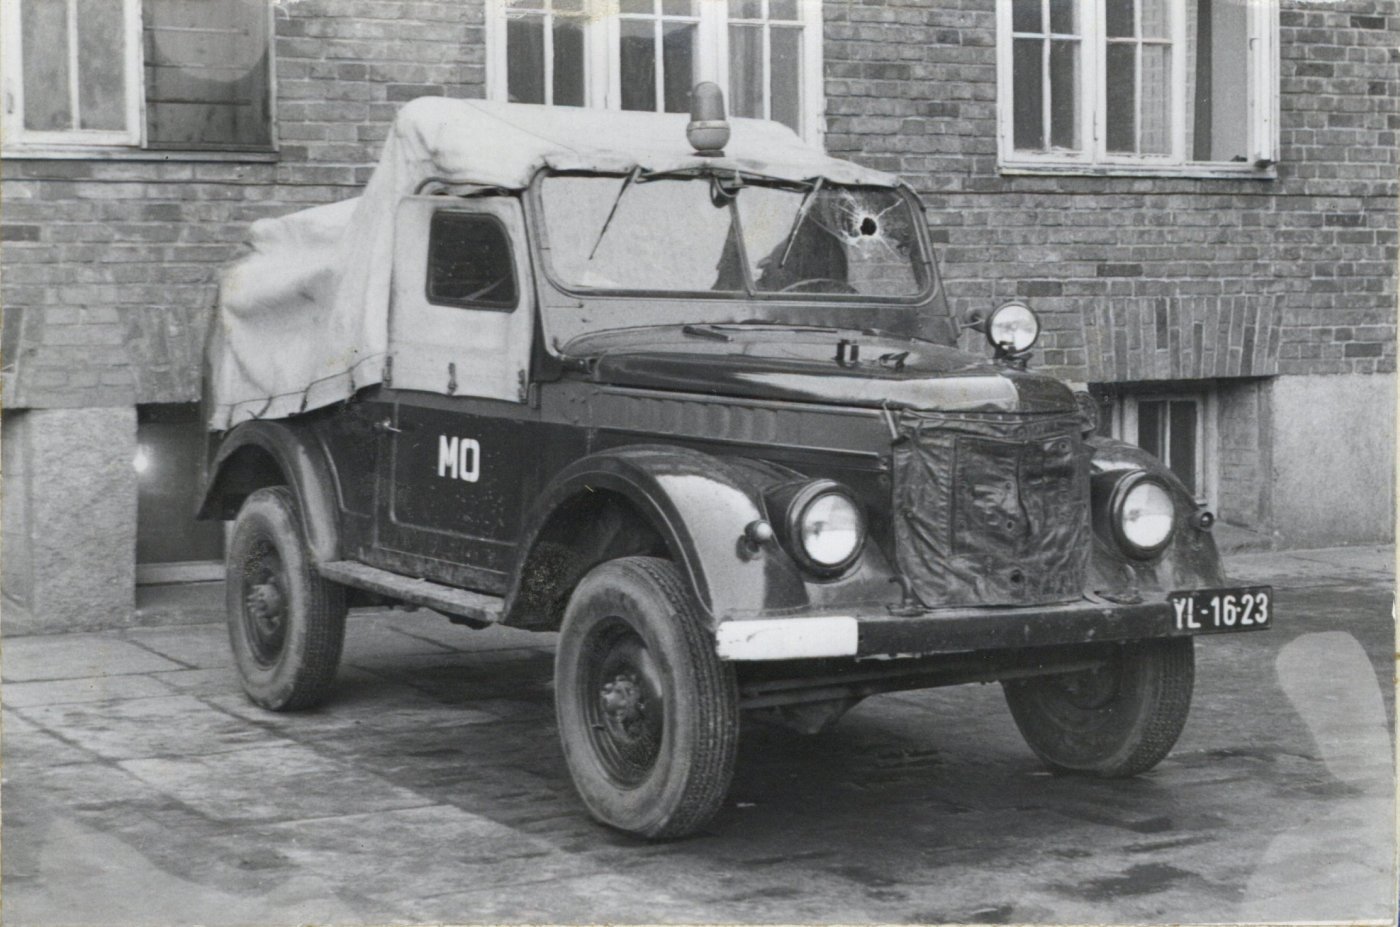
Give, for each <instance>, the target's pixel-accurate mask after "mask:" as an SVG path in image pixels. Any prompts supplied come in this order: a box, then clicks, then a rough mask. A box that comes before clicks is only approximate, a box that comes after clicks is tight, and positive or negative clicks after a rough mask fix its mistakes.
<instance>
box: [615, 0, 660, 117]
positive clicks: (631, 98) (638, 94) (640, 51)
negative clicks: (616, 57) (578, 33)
mask: <svg viewBox="0 0 1400 927" xmlns="http://www.w3.org/2000/svg"><path fill="white" fill-rule="evenodd" d="M621 25H622V39H621V49H620V52H621V54H620V57H621V62H622V108H623V109H640V110H647V111H650V112H655V111H656V37H655V32H654V29H655V25H654V24H653V22H652V21H651V20H637V19H624V20H623V21H622V24H621Z"/></svg>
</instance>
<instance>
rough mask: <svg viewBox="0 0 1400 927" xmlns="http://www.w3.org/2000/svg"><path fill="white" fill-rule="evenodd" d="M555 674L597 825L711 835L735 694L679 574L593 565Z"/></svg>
mask: <svg viewBox="0 0 1400 927" xmlns="http://www.w3.org/2000/svg"><path fill="white" fill-rule="evenodd" d="M554 666H555V670H554V672H555V707H556V711H557V714H558V720H559V737H560V740H561V742H562V744H563V748H564V757H565V759H566V760H567V762H568V765H569V772H570V773H571V774H572V776H573V780H574V786H575V788H576V789H577V790H578V793H579V796H580V797H581V798H582V799H583V802H584V804H585V805H586V806H587V807H588V810H589V811H590V812H591V813H592V814H593V816H594V817H595V818H597V819H598V820H599V821H601V822H603V823H604V824H608V825H610V826H612V827H616V828H618V829H619V830H624V831H627V832H629V833H634V834H639V835H641V836H645V837H653V838H658V837H679V836H683V835H685V834H688V833H692V832H693V831H695V830H697V829H699V828H700V827H702V826H704V825H705V823H706V822H708V821H709V820H710V818H711V817H713V816H714V814H715V812H716V811H718V810H719V808H720V805H721V803H722V802H723V801H724V797H725V794H726V793H727V792H728V790H729V782H730V779H731V777H732V776H733V771H734V756H735V751H736V748H737V744H738V730H739V709H738V690H737V686H736V683H735V679H734V671H733V668H732V667H730V666H729V665H728V664H726V663H724V662H723V661H721V660H720V659H719V657H718V656H717V655H716V653H715V644H714V637H713V635H712V634H710V633H709V631H708V629H707V628H706V627H705V625H704V623H703V621H702V619H701V616H700V614H699V612H698V610H697V609H696V607H695V605H694V601H693V599H692V597H691V595H690V592H689V589H688V588H687V586H686V584H685V582H684V581H683V580H682V579H681V576H680V573H679V571H677V569H676V567H675V566H674V565H673V564H671V563H670V562H668V561H665V560H659V559H656V558H653V557H625V558H622V559H619V560H612V561H609V562H607V563H604V564H602V565H600V566H597V567H595V568H594V569H593V570H592V571H591V572H589V573H588V575H587V576H585V577H584V578H583V580H582V581H580V583H579V585H578V587H577V588H576V589H575V590H574V593H573V596H572V597H571V598H570V600H569V606H568V609H567V610H566V612H565V615H564V624H563V628H562V629H561V631H560V635H559V645H558V649H557V651H556V655H555V664H554Z"/></svg>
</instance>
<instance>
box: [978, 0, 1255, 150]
mask: <svg viewBox="0 0 1400 927" xmlns="http://www.w3.org/2000/svg"><path fill="white" fill-rule="evenodd" d="M1277 108H1278V5H1277V0H997V118H998V143H999V151H1000V163H1001V166H1002V169H1003V170H1006V171H1009V172H1017V171H1056V170H1072V171H1079V172H1086V173H1147V174H1151V173H1164V174H1181V173H1189V174H1204V175H1211V174H1227V175H1249V176H1261V175H1262V176H1269V175H1270V174H1269V172H1270V171H1271V169H1272V166H1273V164H1274V161H1275V160H1276V151H1277V141H1276V134H1277V122H1278V120H1277Z"/></svg>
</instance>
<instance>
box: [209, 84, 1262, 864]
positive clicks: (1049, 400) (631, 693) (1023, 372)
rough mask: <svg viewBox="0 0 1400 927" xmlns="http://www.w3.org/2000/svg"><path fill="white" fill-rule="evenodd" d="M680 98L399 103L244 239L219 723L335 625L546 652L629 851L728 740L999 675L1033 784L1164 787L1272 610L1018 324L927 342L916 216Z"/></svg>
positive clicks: (217, 429)
mask: <svg viewBox="0 0 1400 927" xmlns="http://www.w3.org/2000/svg"><path fill="white" fill-rule="evenodd" d="M695 99H696V106H697V112H696V113H695V114H693V118H692V119H690V120H689V121H687V120H686V119H685V117H684V116H680V117H676V116H661V115H652V114H637V113H618V112H600V111H576V112H569V111H567V110H563V109H545V108H543V107H531V106H521V105H514V104H493V103H484V102H479V101H446V100H421V101H416V102H414V103H411V104H409V105H408V106H406V107H405V108H404V110H403V112H402V114H401V115H400V117H399V119H398V122H397V123H396V125H395V129H394V133H393V134H392V136H391V138H390V140H389V142H388V144H387V145H386V150H385V154H384V157H383V159H382V160H381V162H380V164H379V166H378V167H377V168H376V171H375V174H374V177H373V179H371V181H370V183H369V185H368V187H367V188H366V191H365V194H364V196H362V197H360V198H358V199H357V200H354V201H349V202H348V203H343V204H334V205H332V206H328V207H318V208H317V209H314V210H309V211H306V212H303V213H298V214H295V215H293V216H289V217H286V218H285V219H279V220H270V221H266V222H263V223H259V224H258V225H257V226H255V228H254V231H253V252H252V253H251V254H250V255H249V256H248V257H247V258H246V259H245V260H244V261H243V262H241V263H240V264H239V265H238V266H236V267H235V268H234V269H233V270H231V271H230V273H229V275H228V276H227V277H226V279H225V281H224V284H223V295H222V304H221V310H220V320H219V324H218V325H216V326H215V328H216V335H215V339H214V341H213V343H212V344H211V349H210V356H209V363H210V389H209V396H210V400H209V401H210V409H209V424H210V429H211V432H212V434H213V437H214V439H215V442H216V451H215V452H214V453H212V455H211V461H210V466H209V472H208V480H207V490H206V494H205V497H204V501H203V503H202V509H201V515H202V517H206V518H215V519H232V520H233V528H232V532H231V535H230V543H229V545H228V583H227V596H228V621H229V636H230V641H231V644H232V650H233V655H234V659H235V661H236V664H237V667H238V670H239V671H240V674H241V678H242V682H243V687H244V688H245V690H246V692H247V695H248V697H249V698H251V699H252V700H253V701H254V702H255V703H257V704H258V705H260V706H263V707H265V708H267V709H270V710H273V711H285V710H294V709H304V708H308V707H310V706H314V705H318V704H320V703H322V702H323V701H324V700H326V699H327V697H328V696H329V695H330V694H331V691H332V684H333V681H334V679H335V676H336V671H337V663H338V660H339V657H340V653H341V646H342V642H343V639H344V634H345V626H346V616H347V610H348V609H349V608H351V607H356V606H377V607H384V606H388V605H394V604H403V605H409V606H422V607H426V608H427V609H431V610H434V611H436V612H440V613H442V614H443V615H446V616H447V617H448V618H450V619H451V620H452V621H454V622H457V623H459V624H461V625H463V626H465V627H467V628H482V627H485V626H488V625H491V624H495V623H501V624H504V625H509V626H515V627H520V628H527V629H535V630H540V631H557V632H559V637H558V645H557V652H556V659H555V702H556V706H557V721H558V732H559V737H560V739H561V741H562V744H563V752H564V755H565V757H566V760H567V763H568V767H569V771H570V773H571V775H572V778H573V781H574V783H575V785H576V787H577V790H578V793H579V796H580V797H581V799H582V801H583V804H584V805H585V806H586V807H587V809H588V811H589V812H590V813H591V814H592V815H593V816H594V817H595V818H596V819H597V820H599V821H601V822H603V823H604V824H607V825H610V826H612V827H615V828H618V829H621V830H623V831H628V832H632V833H635V834H639V835H644V836H647V837H653V838H655V837H673V836H678V835H683V834H687V833H690V832H693V831H695V830H696V829H697V828H700V827H702V826H703V825H705V824H706V822H707V821H709V820H710V819H711V817H712V816H713V815H714V814H715V813H716V811H717V810H718V809H719V808H720V807H721V805H722V803H723V801H724V798H725V794H726V790H727V788H728V785H729V781H730V778H731V772H732V769H733V766H734V761H735V750H736V744H737V739H738V735H739V725H740V716H741V714H743V713H746V712H748V713H753V714H755V715H762V716H766V717H767V718H768V719H769V720H772V721H777V722H781V723H786V724H790V725H792V726H795V727H797V728H799V729H802V730H807V731H814V730H819V729H821V728H823V727H824V726H826V725H828V724H830V723H832V722H833V721H834V720H835V719H837V718H839V717H840V716H841V714H842V713H843V712H844V711H846V710H847V709H849V708H850V707H851V706H853V705H854V704H856V703H857V702H858V701H860V700H861V699H863V698H866V697H867V696H871V695H875V694H878V693H884V692H890V691H895V690H903V689H914V688H924V687H933V686H942V685H949V684H954V683H965V682H991V681H999V682H1001V684H1002V685H1003V687H1004V690H1005V695H1006V700H1007V702H1008V704H1009V706H1010V709H1011V714H1012V716H1013V718H1014V719H1015V723H1016V724H1017V726H1018V727H1019V728H1020V730H1021V732H1022V734H1023V735H1024V736H1025V739H1026V741H1027V743H1028V744H1029V746H1030V748H1031V749H1032V750H1033V751H1034V752H1035V753H1036V754H1037V755H1038V756H1039V757H1040V759H1041V760H1042V761H1043V762H1044V763H1045V764H1047V765H1048V766H1049V767H1050V768H1051V769H1053V770H1056V771H1060V772H1068V773H1080V774H1087V775H1092V776H1114V777H1116V776H1132V775H1135V774H1138V773H1141V772H1143V771H1145V770H1148V769H1150V768H1152V767H1153V766H1154V765H1156V764H1157V763H1158V762H1159V761H1160V760H1161V759H1162V758H1163V757H1164V756H1165V755H1166V754H1167V752H1168V751H1169V750H1170V749H1171V747H1172V746H1173V744H1174V743H1175V741H1176V739H1177V737H1178V735H1179V733H1180V732H1181V729H1182V726H1183V724H1184V722H1185V719H1186V715H1187V710H1188V708H1189V705H1190V701H1191V692H1192V686H1193V673H1194V670H1193V651H1192V647H1193V639H1194V637H1195V636H1196V635H1199V634H1206V633H1215V632H1232V631H1245V630H1257V629H1262V628H1267V627H1269V626H1270V625H1272V623H1273V620H1274V616H1273V614H1272V593H1271V590H1270V589H1268V588H1266V587H1235V586H1231V585H1230V584H1229V583H1228V582H1227V580H1226V578H1225V576H1224V575H1223V573H1222V570H1221V565H1220V560H1219V557H1218V554H1217V551H1216V547H1215V544H1214V542H1213V540H1212V535H1211V532H1210V528H1211V522H1212V518H1211V515H1210V513H1209V512H1207V511H1205V510H1204V509H1203V508H1202V507H1201V506H1200V505H1198V503H1197V502H1196V500H1195V499H1194V498H1193V497H1192V495H1191V494H1190V493H1189V492H1188V491H1187V490H1186V488H1185V487H1184V486H1183V485H1182V484H1181V482H1180V481H1178V480H1177V479H1176V478H1175V477H1174V476H1173V475H1172V473H1171V472H1170V471H1169V470H1168V469H1167V468H1166V467H1165V466H1164V465H1163V464H1162V463H1161V462H1159V461H1158V460H1156V459H1153V458H1152V457H1150V456H1148V455H1147V454H1145V453H1144V452H1142V451H1141V450H1139V449H1137V448H1135V447H1132V446H1129V445H1126V444H1123V443H1120V442H1117V441H1114V440H1110V439H1108V438H1106V437H1102V436H1099V435H1097V434H1095V433H1094V432H1095V422H1094V416H1093V414H1092V410H1093V407H1092V404H1090V403H1086V402H1085V401H1084V400H1085V399H1086V398H1087V397H1086V396H1076V394H1075V392H1073V391H1072V390H1071V389H1070V388H1069V387H1067V386H1066V385H1064V384H1062V383H1061V382H1059V381H1057V380H1055V379H1052V378H1048V377H1045V376H1042V375H1039V374H1037V373H1035V372H1033V370H1031V369H1030V368H1031V364H1030V360H1031V352H1032V349H1033V345H1034V344H1035V341H1036V337H1037V334H1038V330H1039V322H1038V320H1037V318H1036V316H1035V313H1034V312H1033V311H1032V310H1031V309H1030V308H1029V307H1027V306H1025V305H1022V304H1019V303H1008V304H1005V305H1000V306H989V307H987V310H988V311H979V312H974V313H971V314H969V315H968V316H966V317H963V318H953V317H952V316H951V315H950V313H949V311H948V308H947V306H948V304H947V301H946V299H945V294H944V292H943V287H942V283H941V282H940V279H939V275H938V269H937V265H936V263H935V261H934V255H933V253H932V250H931V247H930V241H929V233H928V229H927V224H926V221H925V213H924V208H923V206H922V205H921V204H920V202H919V200H918V197H917V196H916V194H915V193H914V192H913V191H912V190H911V189H910V188H909V187H908V186H906V185H904V184H903V183H901V182H900V181H898V180H896V179H895V178H893V177H890V176H888V175H885V174H882V173H879V172H876V171H872V170H867V169H865V168H862V167H860V166H858V165H855V164H852V163H849V162H845V161H840V160H837V159H833V158H829V157H827V156H826V155H824V154H822V153H821V152H819V151H817V150H815V149H812V148H809V147H807V146H806V145H804V144H803V143H802V142H801V141H800V140H799V139H798V138H797V137H796V136H795V135H793V134H792V133H790V132H789V131H788V130H787V129H785V128H783V127H781V126H778V125H775V124H771V123H764V122H761V121H754V120H743V119H736V120H724V118H723V114H722V100H719V99H718V98H717V93H716V91H715V89H714V88H712V87H703V86H702V87H701V88H697V90H696V93H695ZM966 329H975V330H976V331H977V332H980V333H982V334H983V335H985V338H986V341H987V342H988V344H987V347H986V349H985V350H984V351H982V352H980V353H978V352H973V353H968V352H966V351H964V350H960V349H959V348H958V347H957V344H958V343H959V336H960V333H962V332H963V331H964V330H966ZM464 672H465V670H464Z"/></svg>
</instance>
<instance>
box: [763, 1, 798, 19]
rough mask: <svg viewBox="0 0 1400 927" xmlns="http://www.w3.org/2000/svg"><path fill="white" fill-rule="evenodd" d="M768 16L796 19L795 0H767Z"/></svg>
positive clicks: (770, 17)
mask: <svg viewBox="0 0 1400 927" xmlns="http://www.w3.org/2000/svg"><path fill="white" fill-rule="evenodd" d="M768 18H769V19H785V20H789V21H796V20H797V0H768Z"/></svg>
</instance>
